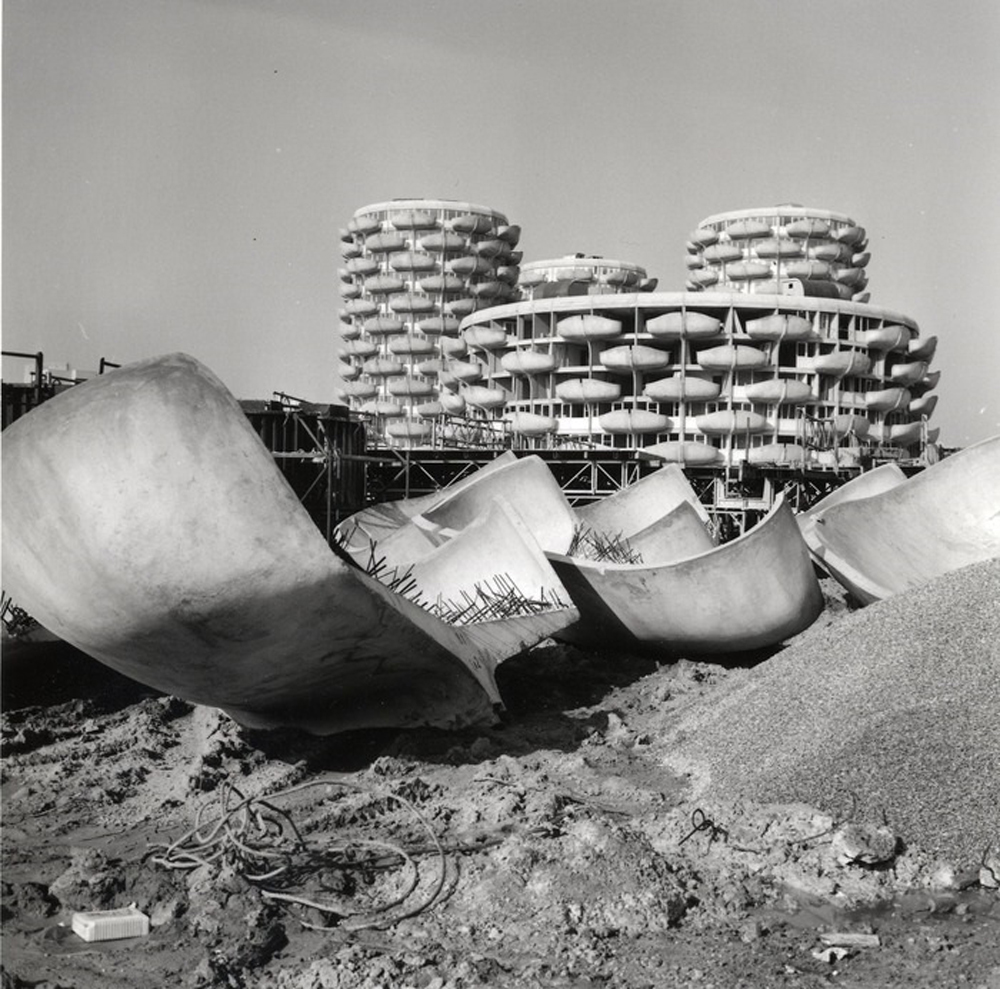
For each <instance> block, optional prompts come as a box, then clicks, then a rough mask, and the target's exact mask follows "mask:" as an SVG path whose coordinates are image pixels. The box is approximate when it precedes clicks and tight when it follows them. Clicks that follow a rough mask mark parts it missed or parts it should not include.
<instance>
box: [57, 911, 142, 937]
mask: <svg viewBox="0 0 1000 989" xmlns="http://www.w3.org/2000/svg"><path fill="white" fill-rule="evenodd" d="M73 933H74V934H78V935H79V936H80V937H82V938H83V940H84V941H114V940H117V939H118V938H127V937H142V936H143V935H145V934H148V933H149V918H148V917H147V916H146V915H145V914H144V913H143V912H142V911H141V910H139V909H137V908H136V907H135V905H132V906H130V907H122V908H121V909H120V910H92V911H90V912H88V913H75V914H73Z"/></svg>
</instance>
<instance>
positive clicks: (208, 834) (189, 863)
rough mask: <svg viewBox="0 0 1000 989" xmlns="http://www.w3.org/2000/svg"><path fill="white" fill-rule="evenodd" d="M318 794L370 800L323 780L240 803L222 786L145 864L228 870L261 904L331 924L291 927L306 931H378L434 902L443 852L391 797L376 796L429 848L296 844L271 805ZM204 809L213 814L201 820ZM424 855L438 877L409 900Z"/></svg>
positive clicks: (284, 817) (285, 816)
mask: <svg viewBox="0 0 1000 989" xmlns="http://www.w3.org/2000/svg"><path fill="white" fill-rule="evenodd" d="M318 786H337V787H341V788H343V789H347V790H353V791H355V792H360V793H370V791H368V790H367V789H366V788H365V787H362V786H360V785H358V784H356V783H352V782H350V781H347V780H340V779H332V778H325V779H321V780H313V781H310V782H307V783H301V784H299V785H297V786H291V787H287V788H286V789H283V790H278V791H277V792H275V793H272V794H270V795H268V796H267V797H246V796H244V795H243V794H242V793H241V792H240V791H239V790H238V789H237V788H236V787H235V786H233V785H232V784H231V783H229V782H225V783H223V785H222V786H221V787H220V789H219V792H218V794H217V797H216V800H215V801H213V802H209V803H207V804H204V805H202V807H200V808H199V810H198V812H197V815H196V817H195V823H194V827H192V828H190V829H189V830H188V831H186V832H185V833H184V834H183V835H181V836H180V837H179V838H177V839H176V840H175V841H173V842H170V843H169V844H166V845H157V846H154V847H153V848H152V849H150V852H149V853H148V858H149V860H150V861H151V862H153V863H154V864H156V865H159V866H161V867H163V868H166V869H197V868H200V867H202V866H213V867H220V868H221V867H222V866H223V865H228V866H230V867H232V868H233V869H235V871H237V872H238V873H239V874H240V875H242V876H243V878H244V879H245V880H247V882H249V883H251V884H252V885H254V886H255V887H256V888H257V889H258V890H259V891H260V893H261V895H262V896H264V897H266V898H267V899H270V900H276V901H280V902H282V903H287V904H290V905H294V906H298V907H305V908H312V909H314V910H317V911H319V912H320V913H323V914H328V915H331V916H335V917H337V918H339V919H338V921H337V922H336V923H333V924H313V923H310V922H309V921H307V920H305V919H304V918H302V917H299V922H300V923H301V924H302V925H303V926H304V927H308V928H310V929H312V930H334V929H348V930H361V929H364V928H385V927H389V926H391V925H392V924H395V923H398V922H399V921H400V920H403V919H404V918H406V917H412V916H414V915H416V914H418V913H421V912H422V911H424V910H426V909H428V908H429V907H430V906H431V905H432V904H433V903H435V902H436V901H437V900H438V898H439V897H440V896H441V895H442V892H443V890H444V886H445V877H446V873H447V859H446V854H445V850H444V847H443V845H442V844H441V842H440V840H439V839H438V836H437V834H436V833H435V832H434V829H433V828H432V827H431V825H430V823H429V822H428V821H427V819H426V818H425V817H424V815H423V814H421V813H420V811H419V810H418V809H417V808H416V806H415V805H414V804H413V803H412V802H410V801H409V800H407V799H406V798H405V797H402V796H400V795H399V794H396V793H392V792H386V793H383V794H379V795H377V796H378V799H379V800H380V801H382V802H388V803H395V804H398V805H399V806H400V807H402V808H404V809H405V810H407V811H408V812H409V813H410V814H411V815H413V817H414V818H415V819H416V820H417V821H418V822H419V824H420V826H421V828H422V829H423V831H424V832H425V833H426V835H427V836H428V838H429V840H430V845H429V846H424V847H423V848H421V849H411V850H410V851H407V850H406V849H405V848H403V847H402V846H401V845H399V844H398V843H396V842H393V841H387V840H382V839H374V838H343V839H341V840H338V841H334V842H330V843H328V844H327V845H326V846H325V847H323V848H316V847H314V846H312V845H310V843H309V842H308V841H307V840H306V839H305V838H304V837H303V835H302V832H301V830H300V828H299V827H298V826H297V825H296V823H295V821H294V820H293V819H292V817H291V815H290V814H289V813H288V812H287V811H286V810H283V809H282V808H280V807H278V806H277V805H276V804H275V803H274V801H275V800H276V799H281V798H283V797H288V796H291V795H292V794H295V793H300V792H302V791H304V790H307V789H310V788H312V787H318ZM371 795H372V796H376V795H375V794H371ZM211 808H215V810H216V814H215V816H214V817H211V818H209V816H208V811H209V810H210V809H211ZM428 847H429V848H430V850H431V851H433V853H434V854H435V855H436V859H437V865H438V868H437V873H438V874H437V876H436V878H435V880H434V881H433V882H431V883H430V884H429V888H428V889H426V890H425V891H424V892H423V893H422V895H420V896H419V897H417V896H415V894H416V893H417V890H418V887H419V886H420V885H421V875H420V869H419V866H418V865H417V861H416V856H418V855H420V854H423V852H424V851H426V850H427V849H428ZM399 868H401V869H402V870H403V878H402V880H401V881H400V882H399V884H398V889H397V891H396V892H395V894H392V895H388V896H387V897H386V898H385V899H384V900H383V902H381V903H377V904H374V905H371V906H369V907H367V908H363V907H362V908H359V907H358V905H357V900H356V899H352V895H351V894H356V893H357V892H358V890H359V889H360V887H361V886H363V885H367V886H373V885H374V884H375V882H376V879H377V878H379V876H380V875H382V874H385V873H387V872H389V871H390V870H394V869H399ZM313 887H318V888H319V894H314V893H312V892H311V889H312V888H313ZM345 893H346V894H347V895H346V896H345V895H343V894H345ZM334 894H341V895H334Z"/></svg>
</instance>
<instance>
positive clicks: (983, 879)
mask: <svg viewBox="0 0 1000 989" xmlns="http://www.w3.org/2000/svg"><path fill="white" fill-rule="evenodd" d="M979 885H980V886H982V887H984V888H985V889H1000V842H995V843H994V844H992V845H990V846H989V847H987V849H986V850H985V851H984V852H983V864H982V866H980V869H979Z"/></svg>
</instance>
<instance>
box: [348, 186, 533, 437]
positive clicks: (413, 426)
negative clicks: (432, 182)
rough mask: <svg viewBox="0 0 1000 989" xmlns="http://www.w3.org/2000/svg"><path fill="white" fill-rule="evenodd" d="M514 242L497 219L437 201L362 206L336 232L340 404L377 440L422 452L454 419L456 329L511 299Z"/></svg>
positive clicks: (457, 403) (510, 229) (515, 234)
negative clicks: (441, 423) (368, 420)
mask: <svg viewBox="0 0 1000 989" xmlns="http://www.w3.org/2000/svg"><path fill="white" fill-rule="evenodd" d="M519 237H520V228H519V227H517V226H514V225H511V224H509V223H508V222H507V218H506V217H505V216H504V215H503V214H502V213H498V212H496V211H495V210H492V209H489V208H488V207H485V206H477V205H475V204H473V203H465V202H455V201H452V200H438V199H394V200H391V201H389V202H384V203H375V204H373V205H370V206H363V207H362V208H361V209H359V210H357V211H356V212H355V214H354V217H353V218H352V219H351V221H350V223H349V224H348V225H347V228H346V229H345V230H342V231H341V241H342V243H343V249H342V252H343V258H344V266H343V267H342V268H341V269H340V280H341V286H342V287H341V295H342V297H343V300H344V305H343V308H342V309H341V310H340V321H341V324H340V325H341V329H340V339H341V344H340V368H339V373H340V378H341V381H342V386H341V398H342V399H343V400H344V401H345V402H346V403H347V404H348V405H349V406H350V407H351V408H352V409H353V410H355V411H360V412H363V413H366V414H369V415H371V416H372V417H373V420H374V421H373V427H374V428H373V429H372V430H371V434H372V435H373V436H374V437H375V438H376V439H381V440H382V441H384V442H385V443H387V444H388V445H391V446H403V447H410V446H422V445H426V444H429V443H430V442H432V440H433V438H434V433H435V428H436V422H437V421H438V420H439V419H440V418H441V417H442V416H443V415H447V414H449V413H457V412H460V411H462V409H463V408H464V404H465V400H464V398H462V397H461V396H460V395H458V394H457V391H458V386H459V382H460V381H463V380H468V375H469V374H470V370H469V368H470V365H468V364H467V363H466V362H465V361H464V357H465V355H466V351H467V345H466V343H465V342H464V341H463V340H462V338H461V337H460V336H459V324H460V322H461V320H462V318H463V317H465V316H468V315H469V314H471V313H475V312H477V311H478V310H480V309H483V308H486V307H487V306H492V305H497V304H500V303H505V302H509V301H511V300H513V299H516V298H517V297H518V291H517V288H516V284H517V278H518V274H519V268H518V265H519V263H520V260H521V254H520V252H519V251H517V250H515V248H516V246H517V242H518V239H519ZM472 370H473V371H474V368H473V369H472Z"/></svg>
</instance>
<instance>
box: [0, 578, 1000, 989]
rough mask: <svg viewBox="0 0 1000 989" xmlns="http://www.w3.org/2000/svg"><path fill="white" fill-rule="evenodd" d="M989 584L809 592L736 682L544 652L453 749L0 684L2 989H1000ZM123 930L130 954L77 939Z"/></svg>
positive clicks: (40, 671) (57, 673)
mask: <svg viewBox="0 0 1000 989" xmlns="http://www.w3.org/2000/svg"><path fill="white" fill-rule="evenodd" d="M997 580H998V576H997V569H996V566H987V567H981V568H971V569H970V570H969V571H965V572H962V573H959V574H953V575H950V576H949V577H947V578H942V580H941V581H938V582H935V583H934V584H933V585H928V586H927V587H925V588H922V589H920V590H918V591H915V592H913V593H911V594H908V595H903V596H901V597H900V598H897V599H895V600H893V601H889V602H885V603H883V604H882V605H877V606H873V607H870V608H868V609H865V610H864V611H857V612H854V611H852V610H851V609H850V608H849V607H848V605H847V603H846V602H845V600H844V598H843V595H842V594H841V593H840V592H839V590H838V589H837V588H836V587H835V586H833V585H831V584H826V585H825V592H826V595H827V609H826V611H825V613H824V615H823V616H822V617H821V619H820V621H819V622H818V623H817V624H816V625H815V626H814V627H813V628H812V629H810V630H809V631H808V632H807V633H805V634H804V635H802V636H800V637H799V639H798V640H797V641H796V642H793V643H790V644H789V645H788V646H787V648H785V649H784V650H782V651H780V652H777V653H776V654H775V655H773V656H772V657H770V658H769V659H767V660H766V661H763V662H760V663H758V664H757V665H756V666H754V667H752V668H749V667H747V668H744V667H740V666H727V665H725V664H719V663H705V662H691V661H686V660H681V661H678V662H674V661H670V662H667V661H666V660H665V658H664V659H663V660H662V661H658V659H657V657H648V656H638V655H630V654H615V655H611V654H608V653H607V652H604V653H591V652H586V651H581V650H579V649H576V648H569V647H563V646H559V645H556V644H554V643H547V644H544V645H543V646H542V647H539V648H537V649H534V650H532V651H531V652H529V653H527V654H526V655H524V656H521V657H518V658H517V659H515V660H511V661H509V662H508V663H506V664H504V666H503V667H501V670H500V680H501V689H502V692H503V695H504V697H505V700H506V702H507V706H508V710H507V712H506V715H505V717H504V720H503V721H502V723H500V724H498V725H497V726H495V727H493V728H487V729H480V730H469V731H462V732H444V731H435V730H419V731H406V732H402V731H399V732H396V731H370V732H353V733H348V734H344V735H339V736H334V737H331V738H325V739H320V738H313V737H310V736H307V735H304V734H300V733H296V732H291V731H283V732H254V731H249V730H246V729H243V728H241V727H240V726H238V725H237V724H235V723H234V722H232V721H231V720H230V719H228V718H227V717H225V716H224V715H222V714H220V713H219V712H217V711H215V710H212V709H208V708H203V707H197V706H194V705H191V704H188V703H186V702H184V701H181V700H178V699H177V698H173V697H166V696H162V695H159V694H157V693H155V692H154V691H151V690H149V689H146V688H143V687H141V686H140V685H137V684H134V683H132V682H131V681H128V680H126V679H124V678H122V677H119V676H117V675H116V674H114V673H113V672H111V671H110V670H107V669H105V668H103V667H101V666H99V665H98V664H95V663H93V662H91V661H90V660H88V659H87V658H86V657H84V656H82V655H81V654H79V653H77V652H75V651H74V650H72V649H70V648H69V647H67V646H52V647H46V648H44V649H43V648H41V647H39V648H38V649H36V650H35V651H34V653H32V654H28V655H22V656H20V657H18V656H9V657H6V658H5V661H4V662H5V670H4V674H5V675H4V683H3V690H4V713H3V722H2V735H0V738H2V745H3V756H4V758H3V777H2V796H3V802H4V843H3V888H2V933H3V942H4V943H3V986H4V989H8V987H9V989H19V987H25V986H31V987H38V986H43V987H47V989H53V987H62V989H70V987H74V989H92V987H95V989H96V987H98V986H100V987H102V989H107V987H116V986H121V987H125V986H128V987H134V986H137V985H176V986H184V987H191V989H198V987H203V986H205V987H207V986H213V987H214V986H230V987H247V989H258V987H260V989H263V987H265V986H266V987H278V989H378V987H381V989H396V987H401V989H402V987H414V989H474V987H481V986H482V987H485V986H490V987H501V989H505V987H511V989H512V987H533V986H538V987H542V986H544V987H584V986H591V987H593V986H602V987H622V989H625V987H628V989H632V987H635V989H639V987H652V986H656V987H671V986H678V987H682V986H683V987H688V986H692V987H693V986H697V987H710V986H714V987H717V989H729V987H733V989H735V987H737V986H743V987H750V986H753V987H765V986H789V987H818V986H821V985H822V986H826V985H829V984H831V983H833V984H841V985H848V986H856V987H860V986H895V985H910V986H913V985H918V986H928V987H929V986H935V987H936V986H944V985H949V986H950V985H956V986H957V985H966V986H970V987H978V989H1000V957H998V949H997V944H998V931H1000V903H998V894H997V890H996V889H995V888H993V887H992V886H991V885H990V882H989V875H990V874H988V871H986V870H985V867H984V865H983V858H984V856H983V854H982V853H983V850H984V849H983V848H981V847H980V846H981V845H983V846H985V845H986V844H987V843H988V842H987V841H986V840H985V839H986V838H988V835H987V832H988V831H989V827H988V824H989V821H990V817H989V815H990V801H991V800H994V801H995V799H996V788H995V783H993V781H994V780H995V779H996V778H997V777H998V774H997V773H996V772H995V771H992V770H991V764H990V762H989V760H990V759H993V760H994V765H995V760H996V758H997V753H998V751H1000V746H998V744H997V734H996V730H997V722H996V719H995V718H994V717H992V715H991V712H996V711H997V710H998V708H997V706H996V700H997V697H996V691H997V676H996V674H997V672H998V671H997V652H996V645H995V643H996V641H997V638H1000V630H998V629H997V625H996V622H997V601H998V600H1000V595H998V594H997ZM936 601H945V602H947V603H946V604H940V607H937V606H936V605H935V602H936ZM868 642H870V643H872V648H871V651H869V652H865V649H866V646H865V643H868ZM935 658H937V664H936V663H935ZM991 673H992V678H991V676H990V674H991ZM942 717H945V718H946V719H947V722H948V723H947V724H941V723H940V719H941V718H942ZM915 726H919V733H920V738H919V739H917V738H915V737H914V731H915ZM973 743H975V744H976V745H978V749H975V748H972V746H973ZM925 744H926V745H932V746H933V752H926V753H923V752H921V746H922V745H925ZM907 753H909V755H907ZM963 753H964V755H963ZM984 774H989V775H984ZM921 792H923V793H926V794H927V800H926V802H924V801H923V800H922V799H921V797H920V794H921ZM958 795H961V799H959V797H958ZM993 806H994V808H995V804H994V805H993ZM998 820H1000V815H996V814H995V815H994V816H993V818H992V821H993V824H994V826H995V825H996V822H997V821H998ZM223 822H224V824H223ZM875 832H887V833H888V834H889V835H891V847H890V848H889V849H888V850H886V849H884V848H883V849H882V851H883V852H884V854H885V857H883V858H881V859H879V860H878V861H867V860H866V859H865V858H864V857H863V856H856V855H855V856H853V857H852V856H851V855H850V854H845V849H849V847H850V841H849V839H851V838H852V836H853V837H855V838H856V837H857V834H858V833H861V834H864V833H869V834H872V833H875ZM990 841H992V838H991V839H990ZM876 844H877V842H876ZM290 846H292V847H294V853H292V852H289V850H288V849H289V847H290ZM248 849H249V850H250V851H252V852H253V853H254V855H256V856H257V857H256V858H255V859H253V862H254V865H253V867H252V868H251V867H250V864H249V863H250V861H251V860H250V857H249V852H248ZM265 854H273V856H274V857H273V858H272V859H270V860H269V861H270V862H272V863H273V864H274V870H275V871H274V876H273V877H272V878H270V879H267V878H263V879H262V878H261V876H263V875H264V874H265V873H266V871H267V869H269V868H271V866H270V865H268V866H267V867H266V868H265V867H264V866H262V865H261V862H262V861H264V860H263V859H262V858H261V856H263V855H265ZM869 857H870V856H869ZM130 903H135V904H136V905H137V906H138V907H139V908H140V909H141V910H143V911H144V912H145V913H146V914H147V915H148V916H149V917H150V920H151V931H150V933H149V935H148V936H145V937H140V938H134V939H129V940H119V941H108V942H97V943H87V942H84V941H82V940H81V939H80V938H78V937H77V936H76V935H75V934H73V933H72V931H71V929H70V926H69V924H70V920H71V917H72V914H73V912H74V911H80V910H99V909H111V908H118V907H124V906H127V905H129V904H130Z"/></svg>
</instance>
